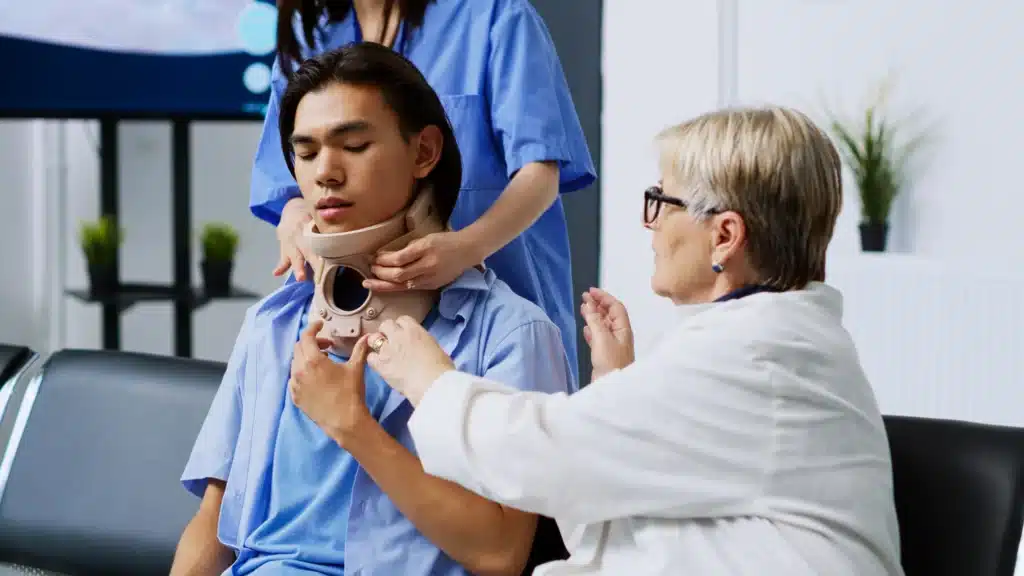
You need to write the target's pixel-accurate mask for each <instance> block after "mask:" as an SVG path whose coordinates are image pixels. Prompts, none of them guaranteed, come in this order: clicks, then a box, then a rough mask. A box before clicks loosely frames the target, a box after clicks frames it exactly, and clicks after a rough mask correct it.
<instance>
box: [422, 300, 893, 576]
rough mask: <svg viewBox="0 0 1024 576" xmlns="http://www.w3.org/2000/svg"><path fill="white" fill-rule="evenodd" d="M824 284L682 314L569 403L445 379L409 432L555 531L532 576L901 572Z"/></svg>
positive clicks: (884, 447) (871, 436)
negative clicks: (554, 555) (559, 544)
mask: <svg viewBox="0 0 1024 576" xmlns="http://www.w3.org/2000/svg"><path fill="white" fill-rule="evenodd" d="M841 316H842V298H841V295H840V294H839V293H838V292H837V291H835V290H834V289H832V288H830V287H828V286H826V285H824V284H818V283H816V284H812V285H810V286H809V287H808V288H807V289H805V290H800V291H791V292H783V293H761V294H755V295H752V296H748V297H745V298H742V299H738V300H732V301H727V302H720V303H714V304H702V305H693V306H681V307H679V310H678V317H677V318H676V319H675V320H674V322H675V325H674V326H673V327H672V328H671V329H670V330H669V331H668V332H667V333H666V334H665V336H664V337H663V338H662V339H661V340H660V341H659V344H658V345H657V347H656V348H655V349H653V350H651V351H650V352H649V353H648V354H646V355H643V356H641V358H639V359H638V360H637V361H636V362H635V363H634V364H633V365H631V366H629V367H628V368H625V369H623V370H619V371H616V372H613V373H611V374H608V375H606V376H605V377H603V378H601V379H599V380H597V381H595V382H593V383H592V384H591V385H590V386H588V387H586V388H584V389H583V390H581V391H580V392H578V393H576V394H574V395H572V396H565V395H561V394H560V395H546V394H542V393H529V392H521V391H518V390H514V389H511V388H508V387H505V386H503V385H501V384H498V383H495V382H489V381H485V380H482V379H479V378H475V377H472V376H469V375H466V374H462V373H457V372H449V373H447V374H445V375H444V376H442V377H441V378H440V379H438V381H437V382H436V383H435V384H434V386H433V387H432V388H431V389H430V391H429V392H428V393H427V394H426V395H425V396H424V398H423V400H422V402H421V403H420V405H419V407H417V409H416V410H415V412H414V414H413V417H412V419H411V420H410V423H409V428H410V431H411V432H412V435H413V438H414V439H415V442H416V448H417V452H418V453H419V457H420V459H421V461H422V463H423V466H424V468H425V469H426V471H427V472H428V473H430V474H433V475H436V476H440V477H442V478H446V479H449V480H451V481H454V482H457V483H459V484H461V485H463V486H465V487H466V488H468V489H470V490H472V491H474V492H476V493H478V494H480V495H482V496H484V497H486V498H489V499H491V500H494V501H497V502H501V503H503V504H506V505H509V506H512V507H516V508H520V509H523V510H527V511H531V512H535V513H538V514H542V515H545V516H549V517H552V518H554V519H555V520H556V521H557V522H558V524H559V527H560V529H561V531H562V534H563V537H564V538H565V540H566V545H567V547H568V549H569V551H570V553H571V558H570V559H569V560H567V561H565V562H555V563H550V564H547V565H545V566H542V567H541V568H539V569H538V570H537V571H536V572H535V574H537V575H543V576H562V575H584V574H608V575H622V576H645V575H651V576H654V575H658V576H660V575H665V576H669V575H672V576H690V575H693V576H705V575H708V576H731V575H737V576H739V575H744V576H745V575H751V576H754V575H757V576H776V575H777V576H802V575H808V576H810V575H824V576H846V575H850V576H876V575H877V576H882V575H902V574H903V572H902V569H901V568H900V566H899V534H898V528H897V524H896V513H895V505H894V502H893V486H892V467H891V463H890V458H889V448H888V443H887V440H886V435H885V429H884V427H883V424H882V419H881V416H880V415H879V411H878V408H877V405H876V402H875V399H874V396H873V393H872V391H871V387H870V385H869V384H868V382H867V380H866V378H865V376H864V374H863V371H862V370H861V367H860V363H859V360H858V358H857V353H856V350H855V348H854V345H853V342H852V341H851V339H850V336H849V335H848V334H847V332H846V331H845V330H844V329H843V327H842V323H841Z"/></svg>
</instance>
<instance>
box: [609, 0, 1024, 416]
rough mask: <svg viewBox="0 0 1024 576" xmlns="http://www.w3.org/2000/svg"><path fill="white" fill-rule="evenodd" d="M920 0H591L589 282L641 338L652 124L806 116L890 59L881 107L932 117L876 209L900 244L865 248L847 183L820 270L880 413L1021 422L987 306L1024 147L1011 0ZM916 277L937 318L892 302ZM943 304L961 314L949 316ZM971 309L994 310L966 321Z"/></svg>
mask: <svg viewBox="0 0 1024 576" xmlns="http://www.w3.org/2000/svg"><path fill="white" fill-rule="evenodd" d="M936 8H937V7H936V5H935V3H934V2H930V1H928V0H902V1H900V2H891V1H887V0H856V1H854V0H831V1H809V0H772V1H771V2H765V1H763V0H720V1H718V2H715V1H713V0H701V1H696V0H693V1H687V2H668V1H664V0H634V1H632V2H628V3H627V2H618V1H611V0H609V1H608V2H606V4H605V9H606V16H605V32H604V41H605V42H604V52H605V56H604V59H605V62H604V81H605V85H604V90H605V112H604V126H603V129H604V132H603V136H602V137H603V142H604V155H603V158H602V162H603V174H602V181H601V186H602V237H603V238H604V242H603V243H602V258H601V272H602V284H603V285H604V286H605V287H607V288H608V289H610V290H611V291H612V292H614V293H616V294H617V295H619V296H620V297H621V298H622V299H623V300H624V301H625V302H626V304H627V305H628V306H629V307H630V310H631V313H632V315H633V317H634V321H635V324H636V325H637V331H638V338H639V340H641V341H643V340H646V339H650V338H651V337H652V336H654V335H655V334H656V333H657V330H658V329H659V328H660V327H661V325H662V324H661V322H660V317H659V315H660V313H661V311H663V310H664V309H665V307H666V306H667V304H666V303H664V302H661V301H659V300H658V299H657V298H656V297H654V296H653V295H651V293H650V291H649V287H648V278H649V276H650V272H651V258H650V248H649V238H648V237H647V234H646V233H645V232H644V231H643V229H642V228H641V226H640V213H641V200H640V198H641V193H642V191H643V189H644V188H645V187H646V186H648V185H650V184H651V183H652V182H653V181H654V180H655V179H656V172H655V166H654V162H653V154H652V152H653V148H652V146H651V140H652V138H653V136H654V134H655V133H656V132H657V131H658V130H659V129H661V128H663V127H665V126H667V125H669V124H671V123H675V122H678V121H679V120H682V119H684V118H687V117H690V116H693V115H696V114H700V113H702V112H706V111H709V110H711V109H713V108H715V107H716V106H719V105H731V104H761V103H768V102H770V103H778V104H786V105H792V106H796V107H798V108H801V109H804V110H806V111H807V112H808V113H810V114H812V116H815V117H816V118H819V119H821V118H822V115H821V113H820V112H821V110H822V108H823V104H826V103H827V104H832V105H834V106H838V107H840V108H841V109H843V110H848V111H851V112H853V111H856V110H858V106H861V105H862V104H863V103H864V102H866V101H867V98H868V97H869V96H870V89H871V88H872V86H873V85H874V84H875V83H876V82H877V81H878V80H880V79H881V78H882V77H884V76H885V75H886V73H887V72H889V71H894V72H896V73H898V77H899V81H898V84H897V92H896V95H895V96H896V98H895V101H894V107H895V109H896V110H897V111H901V112H905V111H907V110H908V106H909V105H911V104H912V105H914V106H923V107H925V108H926V110H927V112H928V114H929V115H930V117H931V118H932V119H936V120H938V121H939V127H938V131H937V135H938V137H939V138H940V140H938V141H937V142H936V144H935V146H934V150H933V154H932V156H931V159H930V162H929V164H928V165H927V172H925V173H923V175H922V177H921V178H919V179H918V181H917V182H916V184H915V185H914V186H913V187H912V188H911V189H909V190H908V191H907V192H906V194H905V195H904V197H902V198H901V199H900V200H899V202H898V203H897V206H896V207H895V213H894V215H893V218H892V225H893V232H892V236H891V241H892V245H893V249H894V250H896V251H902V252H910V253H911V254H912V255H910V256H902V258H904V259H903V260H900V259H899V258H901V257H900V256H895V255H894V256H891V257H890V260H889V261H888V263H887V264H882V265H876V264H871V263H870V262H867V263H865V257H863V256H861V255H860V253H859V239H858V235H857V230H856V225H857V223H858V220H859V208H858V203H857V200H856V191H855V189H854V188H853V187H852V186H851V185H849V183H848V185H847V188H846V190H847V198H846V203H845V206H844V210H843V214H842V216H841V217H840V221H839V225H838V229H837V232H836V236H835V238H834V240H833V243H832V246H831V248H830V252H829V265H830V269H832V270H833V271H835V273H834V274H833V272H832V271H830V279H832V280H833V281H835V282H837V283H839V284H840V286H839V287H840V288H841V289H843V290H844V291H845V292H846V294H847V300H848V301H849V302H851V304H852V305H851V306H848V307H847V312H848V313H851V314H856V317H855V318H849V317H848V320H847V325H848V327H849V328H850V330H851V333H853V335H854V338H855V339H856V340H857V343H858V347H859V348H860V349H861V355H862V357H864V358H865V365H866V366H867V369H868V373H869V376H871V378H872V380H873V382H874V384H875V386H876V389H877V392H878V396H879V402H880V404H881V405H882V408H883V410H885V411H890V412H902V413H916V414H921V415H931V416H946V417H961V418H968V419H972V420H981V421H991V422H1001V423H1014V424H1018V425H1024V409H1018V408H1016V407H1019V406H1022V405H1024V395H1022V394H1017V393H1016V392H1015V390H1016V389H1017V388H1019V386H1018V383H1019V382H1020V381H1021V378H1022V377H1024V364H1021V363H1020V362H1019V361H1017V360H1016V358H1017V356H1019V347H1016V346H1015V343H1016V342H1017V341H1018V340H1017V333H1018V332H1019V324H1015V323H1014V322H1013V321H1011V320H1012V319H1013V318H1017V316H1016V312H1015V311H1014V310H1006V312H1005V314H1000V311H1001V310H1002V308H1000V306H999V304H998V303H1000V302H1006V299H1005V293H1006V286H1014V287H1019V289H1020V290H1024V274H1022V273H1021V270H1020V268H1019V267H1018V266H1016V259H1017V258H1018V257H1019V254H1021V253H1022V252H1024V229H1022V228H1020V227H1019V226H1018V225H1017V223H1018V221H1019V220H1020V218H1021V216H1020V215H1021V214H1022V213H1024V199H1022V196H1021V194H1020V190H1021V184H1020V178H1019V177H1018V176H1017V175H1016V174H1015V167H1016V166H1017V165H1019V164H1020V158H1022V157H1024V142H1022V141H1021V138H1020V134H1022V133H1024V110H1022V109H1021V108H1020V106H1019V103H1020V102H1021V101H1022V100H1024V79H1022V77H1021V75H1020V74H1019V69H1020V66H1019V64H1018V62H1019V60H1020V57H1021V55H1022V54H1024V36H1021V34H1020V32H1019V30H1018V29H1017V28H1018V27H1019V26H1018V24H1019V23H1020V22H1021V21H1024V4H1021V3H1019V2H1017V3H1013V2H982V3H964V2H953V3H949V4H948V5H943V6H942V8H941V9H936ZM612 239H614V241H612ZM919 269H920V270H929V272H928V274H924V273H922V275H921V276H920V278H918V277H917V276H915V277H914V278H915V280H914V281H910V280H909V279H908V277H907V274H908V273H911V274H912V272H905V270H911V271H912V270H919ZM979 271H984V272H985V275H984V279H983V278H982V277H981V275H979V274H978V272H979ZM871 275H875V276H871ZM865 276H867V277H865ZM926 277H927V278H931V279H933V280H934V282H933V284H929V285H928V286H929V291H928V296H927V298H928V302H931V303H933V306H934V308H933V310H932V314H934V315H935V316H936V317H941V318H938V320H941V322H937V323H935V322H925V321H924V320H925V319H927V315H922V310H921V309H920V306H916V305H915V307H914V310H913V312H912V313H910V312H908V311H907V310H908V307H909V306H911V305H912V304H915V303H917V302H918V301H919V300H920V299H919V298H917V296H918V293H917V292H916V291H917V290H920V289H922V287H923V286H924V285H923V284H922V283H921V282H920V281H919V280H922V279H924V278H926ZM972 278H974V279H975V281H974V282H971V279H972ZM947 282H948V283H949V285H950V286H953V288H950V289H949V290H947V291H945V292H943V291H941V290H939V289H936V290H932V289H931V288H930V287H931V286H933V285H934V286H938V287H939V288H942V286H943V285H945V284H946V283H947ZM871 285H875V286H876V287H878V286H881V287H884V288H885V290H887V292H886V294H885V296H886V297H885V298H881V296H880V295H879V292H878V291H877V290H876V291H874V292H872V291H871V290H870V289H869V287H870V286H871ZM1011 293H1016V294H1019V291H1016V292H1014V291H1013V290H1011ZM1013 300H1015V299H1013ZM1007 305H1008V304H1007ZM954 307H956V312H957V313H958V314H960V316H958V317H962V318H964V321H963V322H958V321H955V320H951V319H950V315H951V312H950V310H951V309H952V308H954ZM975 312H977V314H979V315H980V316H977V317H981V318H992V319H993V320H999V321H997V322H991V323H985V322H978V321H974V320H976V319H977V317H975V316H969V315H970V314H974V313H975ZM961 313H963V314H961ZM972 319H973V320H972ZM894 326H899V328H900V330H899V331H898V333H899V335H900V338H899V339H894V338H893V333H892V332H891V330H892V328H893V327H894ZM937 328H941V329H937ZM993 331H996V332H993ZM883 343H884V344H883ZM886 347H888V348H887V349H886ZM893 347H895V350H893ZM939 351H941V354H945V355H946V356H944V357H941V358H938V357H937V356H936V355H937V354H939V353H940V352H939ZM975 367H978V368H983V370H981V371H976V370H974V368H975ZM946 368H949V369H948V370H947V369H946ZM972 374H973V375H974V378H972V377H971V375H972ZM936 375H939V376H944V377H942V378H935V376H936ZM968 399H969V401H968Z"/></svg>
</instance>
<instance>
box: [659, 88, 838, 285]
mask: <svg viewBox="0 0 1024 576" xmlns="http://www.w3.org/2000/svg"><path fill="white" fill-rule="evenodd" d="M657 144H658V148H659V154H660V160H661V169H662V174H664V175H665V176H666V177H667V178H672V179H674V180H675V181H676V183H678V184H680V185H681V187H682V190H684V198H683V199H684V200H686V201H687V202H688V204H689V211H690V213H691V214H692V215H693V216H694V217H696V218H698V219H703V218H705V217H707V215H708V214H710V213H711V212H712V211H722V210H728V211H735V212H737V213H738V214H739V215H740V216H741V217H742V218H743V222H744V224H745V225H746V229H747V256H748V258H749V259H750V261H751V264H752V265H753V267H754V269H755V270H756V271H757V272H758V273H759V274H760V275H761V281H762V282H763V283H765V284H767V285H770V286H774V287H775V288H778V289H781V290H790V289H797V288H803V287H804V286H805V285H806V284H807V283H808V282H810V281H822V280H824V279H825V252H826V250H827V249H828V245H829V242H831V240H832V233H833V231H834V230H835V223H836V219H837V218H838V217H839V211H840V210H841V209H842V205H843V187H842V178H841V167H842V164H841V163H840V159H839V154H838V152H837V151H836V148H835V146H834V145H833V144H832V141H831V140H829V138H828V136H827V135H826V134H825V132H824V131H822V130H821V129H820V128H818V126H816V125H815V124H814V122H812V121H811V120H810V118H808V117H807V116H805V115H804V114H802V113H800V112H797V111H796V110H791V109H788V108H782V107H776V106H772V107H765V108H738V109H726V110H719V111H716V112H711V113H708V114H704V115H702V116H699V117H697V118H694V119H692V120H689V121H687V122H684V123H682V124H680V125H677V126H672V127H670V128H668V129H666V130H664V131H663V132H661V133H660V134H659V135H658V137H657Z"/></svg>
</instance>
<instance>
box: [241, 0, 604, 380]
mask: <svg viewBox="0 0 1024 576" xmlns="http://www.w3.org/2000/svg"><path fill="white" fill-rule="evenodd" d="M324 31H325V34H324V35H323V38H322V43H321V44H319V45H318V46H316V50H315V51H316V52H322V51H325V50H330V49H335V48H339V47H341V46H344V45H346V44H349V43H351V42H353V41H356V40H359V39H360V38H361V34H360V32H359V30H358V21H357V19H356V18H355V13H354V11H353V12H350V13H349V15H348V17H347V18H346V19H345V20H344V21H341V22H335V23H330V24H325V25H324ZM395 47H396V49H398V50H400V51H401V52H402V53H403V55H404V56H405V57H407V58H408V59H409V60H411V61H412V62H413V63H414V64H415V65H416V66H417V67H418V68H419V69H420V71H421V72H422V73H423V75H424V76H425V77H426V78H427V81H428V82H430V84H431V86H433V88H434V90H435V91H436V92H437V93H438V95H439V96H440V98H441V102H442V103H443V104H444V107H445V110H446V111H447V113H448V119H449V121H450V122H451V124H452V128H453V129H454V131H455V137H456V139H457V141H458V143H459V149H460V152H461V153H462V160H463V171H462V192H461V193H460V195H459V200H458V202H457V203H456V206H455V211H454V212H453V214H452V218H451V225H452V228H454V229H455V230H458V229H461V228H463V227H465V226H466V225H468V224H470V223H472V222H474V221H476V220H477V219H478V218H479V217H480V216H481V215H482V214H483V213H484V212H486V211H487V209H489V208H490V207H491V205H493V204H494V202H495V200H497V198H498V196H499V195H500V194H501V193H502V191H503V190H504V189H505V187H506V186H507V185H508V183H509V180H510V179H511V177H512V176H513V175H514V174H515V173H516V172H517V171H518V170H519V169H520V168H522V167H523V166H524V165H525V164H528V163H530V162H538V161H553V162H558V164H559V166H560V169H561V188H560V189H561V192H563V193H566V192H572V191H575V190H578V189H580V188H584V187H586V186H588V185H590V184H591V183H592V182H593V181H594V179H595V178H596V173H595V171H594V165H593V161H592V159H591V157H590V151H589V150H588V148H587V143H586V140H585V138H584V136H583V130H582V128H581V127H580V122H579V118H578V117H577V115H576V109H575V107H574V106H573V103H572V98H571V95H570V93H569V87H568V85H567V84H566V81H565V74H564V72H563V71H562V65H561V62H560V61H559V59H558V55H557V53H556V52H555V47H554V43H553V42H552V40H551V36H550V34H549V33H548V30H547V27H546V26H545V24H544V21H543V20H542V19H541V18H540V16H539V15H538V14H537V12H536V11H535V9H534V8H533V6H532V5H531V4H530V3H529V2H528V1H527V0H437V1H436V2H433V3H430V4H428V6H427V11H426V14H425V15H424V19H423V25H422V26H421V27H419V28H416V29H409V28H406V27H404V26H403V27H402V28H401V29H400V30H399V32H398V36H397V38H396V39H395ZM286 82H287V81H286V79H285V78H284V77H283V76H282V75H281V72H280V69H279V68H278V67H277V66H275V69H274V80H273V83H272V94H271V98H270V103H269V105H268V108H267V117H266V121H265V123H264V126H263V135H262V137H261V139H260V143H259V147H258V150H257V153H256V160H255V162H254V166H253V173H252V189H251V192H250V198H249V206H250V209H251V210H252V212H253V214H255V215H256V216H257V217H259V218H261V219H263V220H266V221H267V222H270V223H272V224H274V225H276V224H277V222H278V221H279V220H280V217H281V209H282V208H283V207H284V205H285V203H286V202H287V201H288V200H289V199H291V198H293V197H296V196H298V195H299V190H298V188H297V186H296V184H295V180H294V178H292V176H291V174H290V173H289V171H288V168H287V166H286V164H285V162H284V156H283V155H282V153H281V145H280V142H281V140H280V136H279V132H278V126H277V124H278V102H279V99H280V95H281V93H282V92H283V90H284V87H285V85H286ZM486 264H487V266H488V267H489V268H491V269H493V270H494V271H495V272H496V273H497V275H498V277H499V278H501V279H502V280H504V281H505V282H506V283H507V284H508V285H509V286H511V287H512V289H513V290H514V291H515V292H516V293H517V294H519V295H520V296H523V297H524V298H526V299H528V300H530V301H532V302H534V303H536V304H537V305H539V306H540V307H541V309H542V310H544V312H545V313H546V314H547V315H548V317H549V318H551V320H552V321H553V322H554V323H555V325H557V326H558V327H559V329H560V330H561V338H562V343H563V345H564V347H565V350H566V352H567V353H568V355H569V360H570V364H571V366H572V369H573V376H574V378H577V379H578V377H579V375H578V370H577V349H576V311H575V305H574V300H573V288H572V265H571V261H570V255H569V234H568V229H567V227H566V221H565V212H564V209H563V206H562V201H561V198H559V199H557V200H556V201H555V203H554V204H553V205H552V206H551V208H549V209H548V210H547V211H546V212H545V213H544V214H543V215H542V216H541V217H540V218H539V219H538V220H537V222H536V223H534V224H533V226H531V227H530V228H529V229H527V230H526V231H525V232H524V233H523V234H521V235H520V236H519V237H518V238H516V239H515V240H513V241H512V242H510V243H509V244H508V245H507V246H505V247H504V248H502V249H501V250H499V251H498V252H496V253H495V254H493V255H492V256H491V257H490V258H488V259H487V261H486Z"/></svg>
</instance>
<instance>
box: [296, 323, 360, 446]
mask: <svg viewBox="0 0 1024 576" xmlns="http://www.w3.org/2000/svg"><path fill="white" fill-rule="evenodd" d="M322 325H323V323H322V322H321V321H319V320H318V321H316V322H312V323H311V324H310V325H309V327H308V328H307V329H306V330H305V331H303V333H302V336H301V337H300V338H299V341H298V343H296V344H295V354H294V356H293V357H292V366H291V378H290V379H289V381H288V390H289V391H290V393H291V397H292V402H294V403H295V405H296V406H298V407H299V409H300V410H302V411H303V412H304V413H305V414H306V416H308V417H309V419H310V420H312V421H313V422H315V423H316V425H317V426H319V427H320V428H321V429H322V430H323V431H324V432H325V433H326V434H327V435H328V436H330V437H331V438H332V439H334V440H335V441H336V442H337V443H338V444H339V445H341V446H342V447H343V448H344V447H345V441H346V440H347V439H348V438H349V436H351V435H352V433H353V432H354V431H355V430H356V429H357V428H358V427H359V426H361V425H363V424H365V423H367V422H368V421H372V420H373V417H372V416H371V415H370V410H369V408H367V406H366V382H365V379H364V378H365V369H366V353H367V350H368V348H367V345H366V339H365V338H362V339H360V340H359V341H358V342H357V343H356V345H355V347H354V348H353V350H352V356H351V358H349V361H348V362H344V363H336V362H334V361H332V360H331V359H330V358H328V357H327V353H326V352H323V351H322V350H321V348H324V347H326V346H327V343H326V342H324V343H320V342H318V341H317V338H316V335H317V332H319V331H320V328H321V327H322Z"/></svg>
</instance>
